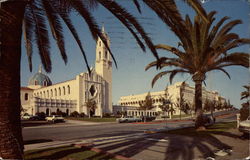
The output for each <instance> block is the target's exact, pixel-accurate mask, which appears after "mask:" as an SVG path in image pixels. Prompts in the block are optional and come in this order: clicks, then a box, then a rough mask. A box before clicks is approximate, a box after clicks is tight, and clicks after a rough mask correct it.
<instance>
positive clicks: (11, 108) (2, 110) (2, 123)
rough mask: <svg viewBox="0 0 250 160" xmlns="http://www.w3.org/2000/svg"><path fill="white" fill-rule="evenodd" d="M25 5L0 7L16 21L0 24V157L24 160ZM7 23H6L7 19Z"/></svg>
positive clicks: (12, 3) (20, 3)
mask: <svg viewBox="0 0 250 160" xmlns="http://www.w3.org/2000/svg"><path fill="white" fill-rule="evenodd" d="M24 8H25V3H24V2H23V1H14V2H13V1H11V2H3V3H1V9H4V11H6V12H8V13H9V14H11V15H12V16H14V17H15V19H14V20H13V21H11V23H7V19H8V18H7V19H3V20H2V21H1V22H0V23H1V24H0V27H1V39H0V41H1V42H2V45H1V48H0V49H1V50H0V52H1V53H0V56H1V57H0V102H1V103H0V157H2V158H3V159H23V156H22V155H23V139H22V129H21V120H20V112H21V103H20V60H21V38H22V20H23V15H24ZM8 20H9V19H8Z"/></svg>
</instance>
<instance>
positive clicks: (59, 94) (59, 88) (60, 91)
mask: <svg viewBox="0 0 250 160" xmlns="http://www.w3.org/2000/svg"><path fill="white" fill-rule="evenodd" d="M58 90H59V91H58V92H59V93H58V94H59V96H61V88H59V89H58Z"/></svg>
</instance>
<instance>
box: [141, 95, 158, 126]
mask: <svg viewBox="0 0 250 160" xmlns="http://www.w3.org/2000/svg"><path fill="white" fill-rule="evenodd" d="M139 105H140V109H141V110H144V111H145V115H144V122H146V117H147V110H151V109H153V108H154V107H155V106H153V99H152V98H151V95H150V92H148V94H147V96H146V97H145V100H144V101H143V102H142V103H139Z"/></svg>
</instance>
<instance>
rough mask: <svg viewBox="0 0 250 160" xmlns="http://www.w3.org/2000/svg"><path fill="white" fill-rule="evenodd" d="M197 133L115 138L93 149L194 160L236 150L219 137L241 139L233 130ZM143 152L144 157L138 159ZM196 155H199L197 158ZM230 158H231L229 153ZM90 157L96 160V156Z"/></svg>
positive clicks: (130, 156) (145, 157)
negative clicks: (219, 151) (220, 151)
mask: <svg viewBox="0 0 250 160" xmlns="http://www.w3.org/2000/svg"><path fill="white" fill-rule="evenodd" d="M195 134H196V135H188V134H187V135H182V134H172V133H167V132H166V133H155V134H148V135H142V137H137V138H133V137H127V138H126V139H119V138H115V139H113V140H112V141H108V142H104V143H100V144H96V145H94V146H93V147H97V148H99V149H101V150H103V151H107V152H112V153H114V154H118V155H122V156H125V157H128V158H133V157H137V158H138V157H139V158H141V159H150V157H147V155H149V156H152V155H154V156H155V157H157V155H158V156H159V160H160V159H164V160H178V159H180V160H192V159H195V158H200V159H206V158H207V157H216V155H215V151H218V150H227V151H229V150H232V149H233V147H232V146H231V145H230V143H229V142H226V141H223V139H220V138H218V136H219V137H220V136H223V137H227V138H233V139H239V140H240V138H241V137H240V135H238V134H234V133H231V132H230V131H215V132H211V133H210V132H209V133H203V132H197V133H195ZM142 152H143V153H142ZM140 153H141V157H140V156H139V154H140ZM197 155H199V156H198V157H197ZM228 155H229V156H230V153H228ZM89 158H90V159H94V158H95V156H93V157H89ZM152 159H153V158H152ZM229 159H230V157H229Z"/></svg>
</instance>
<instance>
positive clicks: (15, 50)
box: [0, 0, 206, 159]
mask: <svg viewBox="0 0 250 160" xmlns="http://www.w3.org/2000/svg"><path fill="white" fill-rule="evenodd" d="M167 1H168V2H170V3H166V2H167ZM167 1H166V0H155V1H152V0H144V3H145V4H147V5H148V6H149V7H150V8H152V9H153V10H154V11H155V12H158V11H157V7H156V6H157V5H158V6H159V8H160V7H165V8H169V11H170V12H168V13H167V14H171V15H172V16H173V17H174V18H177V21H178V18H179V17H178V16H177V17H176V14H175V12H176V5H175V2H174V0H167ZM133 2H134V3H135V5H136V6H137V8H138V10H139V11H140V5H139V3H138V1H137V0H133ZM186 2H187V3H188V4H189V5H190V6H192V7H193V8H196V11H197V13H198V14H199V15H201V16H202V17H203V18H204V17H205V13H204V10H203V9H202V8H201V5H200V4H199V3H198V0H186ZM97 4H100V5H102V6H103V7H104V8H106V9H107V10H109V11H110V12H111V13H112V14H113V15H114V16H115V17H116V18H117V19H119V20H120V22H121V23H122V24H123V25H124V26H126V28H127V29H128V30H129V31H130V32H131V34H132V35H133V36H134V38H135V39H136V41H137V43H138V44H139V46H140V47H141V48H142V50H143V51H145V48H146V47H145V46H144V44H143V42H142V40H141V39H143V40H144V42H145V43H146V45H147V47H148V48H149V49H150V50H151V51H152V53H153V54H154V56H155V57H156V58H158V55H157V53H156V51H155V48H154V47H153V44H152V42H151V40H150V38H149V37H148V36H147V34H146V33H145V32H144V30H143V28H142V27H141V26H140V24H139V23H138V22H137V20H136V19H135V18H134V17H133V16H132V15H131V14H130V13H128V12H127V11H126V10H125V9H124V8H123V7H121V6H120V5H119V4H117V3H116V2H115V1H113V0H73V1H69V0H11V1H10V0H5V1H1V2H0V19H1V21H0V31H1V34H0V86H1V87H0V100H1V104H0V109H1V112H0V157H3V158H6V159H20V158H22V152H23V141H22V132H21V124H20V59H21V39H22V35H23V36H24V39H25V42H26V43H25V47H26V51H27V57H28V61H29V67H30V70H32V45H33V43H34V41H35V43H36V46H37V47H38V51H39V55H40V58H41V61H42V64H43V66H44V69H45V71H47V72H50V71H51V70H52V66H51V60H50V50H49V49H50V41H49V38H48V37H49V36H48V29H47V27H48V26H47V25H46V20H47V22H48V24H49V28H50V29H51V33H52V35H53V38H54V39H55V40H56V43H57V45H58V47H59V50H60V53H61V56H62V59H63V60H64V62H65V63H67V55H66V51H65V46H64V37H63V33H62V32H63V27H62V24H61V21H63V22H64V23H65V24H66V26H67V27H68V29H69V30H70V32H71V33H72V35H73V37H74V38H75V40H76V42H77V44H78V46H79V48H80V50H81V52H82V54H83V57H84V61H85V63H86V65H87V68H88V70H89V72H90V68H89V66H88V62H87V57H86V53H85V52H84V48H83V46H82V43H81V41H80V39H79V36H78V34H77V32H76V29H75V27H74V25H73V24H72V21H71V19H70V13H71V11H76V12H77V13H78V14H79V15H80V16H81V17H82V18H83V20H85V21H86V23H87V25H88V28H89V30H90V32H91V34H92V36H93V37H94V39H95V40H96V39H97V37H100V38H101V39H102V41H103V42H104V44H105V46H106V47H107V48H108V45H107V42H106V40H105V38H104V37H103V35H102V34H101V32H100V29H99V27H98V25H97V24H96V22H95V20H94V18H93V16H92V14H91V12H90V9H91V8H95V6H96V5H97ZM204 20H206V19H205V18H204ZM137 33H139V36H138V35H137ZM108 50H109V53H110V54H111V56H112V57H113V54H112V52H111V51H110V49H109V48H108ZM114 62H115V65H116V61H115V60H114ZM3 135H5V136H3Z"/></svg>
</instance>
